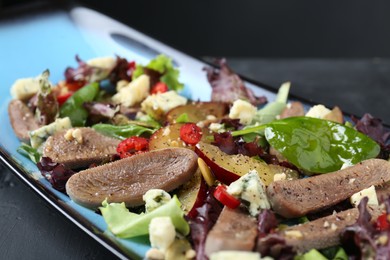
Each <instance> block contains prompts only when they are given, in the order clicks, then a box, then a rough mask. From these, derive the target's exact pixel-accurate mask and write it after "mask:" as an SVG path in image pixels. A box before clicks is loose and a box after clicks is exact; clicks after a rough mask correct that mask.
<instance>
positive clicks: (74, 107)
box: [60, 82, 100, 126]
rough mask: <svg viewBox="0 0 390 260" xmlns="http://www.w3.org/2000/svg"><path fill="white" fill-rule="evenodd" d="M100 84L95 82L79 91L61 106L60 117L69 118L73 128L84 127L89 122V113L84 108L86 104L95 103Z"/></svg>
mask: <svg viewBox="0 0 390 260" xmlns="http://www.w3.org/2000/svg"><path fill="white" fill-rule="evenodd" d="M99 90H100V89H99V83H97V82H94V83H91V84H89V85H86V86H84V87H82V88H81V89H79V90H77V91H76V92H75V93H74V94H73V95H72V96H71V97H70V98H68V100H66V102H65V103H64V104H63V105H62V106H61V109H60V116H61V117H69V118H70V121H71V122H72V126H84V125H85V122H86V121H87V117H88V111H87V109H85V108H84V106H83V104H84V103H85V102H89V101H93V100H95V98H96V97H97V96H98V94H99Z"/></svg>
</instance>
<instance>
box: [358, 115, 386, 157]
mask: <svg viewBox="0 0 390 260" xmlns="http://www.w3.org/2000/svg"><path fill="white" fill-rule="evenodd" d="M352 120H353V121H354V123H355V124H356V126H355V127H356V129H357V130H358V131H359V132H362V133H363V134H365V135H368V136H369V137H371V138H372V139H373V140H375V141H376V142H377V143H378V144H379V145H380V147H381V152H380V153H379V155H378V158H382V159H385V160H387V159H389V155H390V143H389V138H390V131H389V130H388V129H386V128H385V127H384V126H383V124H382V120H381V119H379V118H374V117H373V116H372V115H370V114H365V115H364V116H363V117H362V118H361V119H360V120H359V119H357V118H355V117H352Z"/></svg>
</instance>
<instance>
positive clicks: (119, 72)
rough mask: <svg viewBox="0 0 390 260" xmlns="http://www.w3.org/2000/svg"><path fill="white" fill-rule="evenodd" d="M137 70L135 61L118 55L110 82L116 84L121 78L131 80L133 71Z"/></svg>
mask: <svg viewBox="0 0 390 260" xmlns="http://www.w3.org/2000/svg"><path fill="white" fill-rule="evenodd" d="M134 70H135V62H130V63H129V62H128V61H127V60H126V59H125V58H121V57H119V56H116V64H115V67H114V68H113V69H112V71H111V72H110V75H109V79H110V82H111V83H112V84H116V83H117V82H118V81H120V80H126V81H128V82H130V81H131V77H132V75H133V71H134Z"/></svg>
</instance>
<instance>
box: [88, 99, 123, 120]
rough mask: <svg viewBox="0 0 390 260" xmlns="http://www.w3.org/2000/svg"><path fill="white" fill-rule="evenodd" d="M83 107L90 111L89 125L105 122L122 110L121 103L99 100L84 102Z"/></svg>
mask: <svg viewBox="0 0 390 260" xmlns="http://www.w3.org/2000/svg"><path fill="white" fill-rule="evenodd" d="M83 107H84V108H85V109H87V111H88V119H87V121H88V125H94V124H97V123H105V122H107V121H108V120H110V119H112V118H113V117H114V116H115V115H116V114H117V113H118V112H119V110H120V108H119V105H113V104H105V103H99V102H84V103H83Z"/></svg>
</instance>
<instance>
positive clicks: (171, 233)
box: [149, 217, 176, 252]
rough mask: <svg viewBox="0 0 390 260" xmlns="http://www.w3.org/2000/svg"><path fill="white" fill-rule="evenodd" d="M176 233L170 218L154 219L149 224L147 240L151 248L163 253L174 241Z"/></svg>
mask: <svg viewBox="0 0 390 260" xmlns="http://www.w3.org/2000/svg"><path fill="white" fill-rule="evenodd" d="M175 237H176V231H175V226H174V225H173V224H172V220H171V218H170V217H156V218H153V219H152V220H151V221H150V224H149V240H150V244H151V246H152V247H154V248H157V249H160V250H161V251H163V252H164V251H165V250H166V249H167V248H168V247H169V246H170V245H171V244H172V243H173V241H175Z"/></svg>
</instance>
